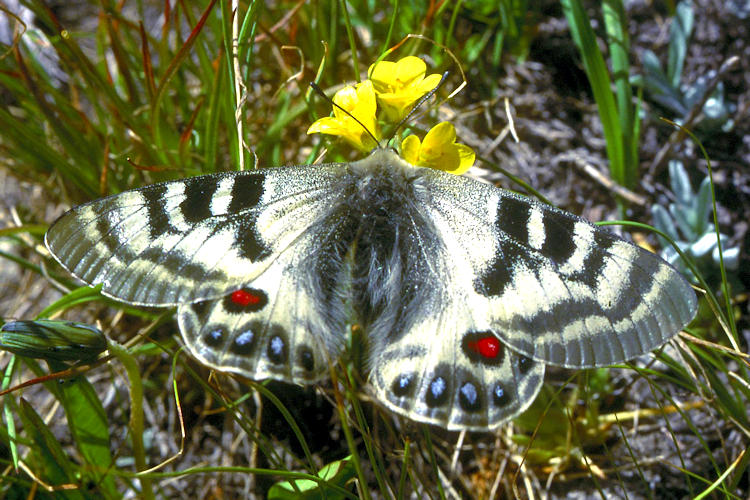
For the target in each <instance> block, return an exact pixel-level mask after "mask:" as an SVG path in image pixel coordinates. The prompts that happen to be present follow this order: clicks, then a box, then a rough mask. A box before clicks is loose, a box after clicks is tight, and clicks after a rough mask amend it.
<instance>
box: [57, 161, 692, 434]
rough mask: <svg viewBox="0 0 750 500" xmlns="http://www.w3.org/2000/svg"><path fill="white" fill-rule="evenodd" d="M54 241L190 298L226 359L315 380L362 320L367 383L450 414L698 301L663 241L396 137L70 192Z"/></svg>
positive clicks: (139, 288) (659, 340)
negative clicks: (442, 164)
mask: <svg viewBox="0 0 750 500" xmlns="http://www.w3.org/2000/svg"><path fill="white" fill-rule="evenodd" d="M45 241H46V245H47V247H48V248H49V250H50V252H51V253H52V255H53V256H54V257H55V259H56V260H57V261H58V262H59V263H60V264H62V266H64V267H65V268H66V269H67V270H68V271H70V272H71V273H72V274H74V275H75V276H77V277H78V278H80V279H81V280H83V281H84V282H86V283H89V284H91V285H95V284H101V285H102V293H103V294H104V295H106V296H108V297H111V298H113V299H116V300H119V301H121V302H124V303H127V304H132V305H136V306H156V307H176V308H177V322H178V325H179V329H180V331H181V334H182V338H183V340H184V343H185V345H186V346H187V348H188V349H189V351H190V353H191V354H192V355H193V356H194V357H195V358H197V359H198V360H200V361H201V362H203V363H205V364H206V365H208V366H209V367H212V368H214V369H217V370H220V371H223V372H231V373H235V374H239V375H242V376H245V377H248V378H250V379H254V380H263V379H275V380H281V381H285V382H289V383H294V384H313V383H316V382H318V381H321V380H322V379H324V378H325V377H326V376H327V375H328V374H329V367H330V366H331V365H332V364H334V363H336V362H337V360H338V359H339V358H340V357H341V356H342V354H343V353H344V351H345V349H346V345H347V341H348V339H349V335H350V331H351V329H352V326H353V325H359V327H361V331H362V332H363V335H362V340H363V343H364V345H363V346H362V347H363V349H364V352H365V353H366V355H365V358H366V362H365V366H364V371H365V373H367V374H368V375H367V390H368V391H369V392H370V393H371V394H372V396H374V398H375V399H376V400H377V401H378V402H380V403H381V404H382V405H383V406H385V407H387V408H389V409H390V410H392V411H393V412H395V413H397V414H400V415H403V416H405V417H408V418H409V419H412V420H415V421H418V422H425V423H430V424H435V425H438V426H442V427H444V428H447V429H451V430H461V429H468V430H489V429H493V428H496V427H497V426H499V425H500V424H502V423H503V422H505V421H507V420H508V419H509V418H511V417H513V416H515V415H517V414H519V413H520V412H522V411H523V410H524V409H526V408H527V407H528V406H529V404H531V402H532V401H533V400H534V398H535V396H536V394H537V393H538V392H539V389H540V387H541V384H542V381H543V378H544V371H545V365H546V364H553V365H559V366H564V367H569V368H586V367H598V366H605V365H610V364H613V363H617V362H621V361H624V360H628V359H631V358H633V357H636V356H638V355H641V354H644V353H646V352H648V351H651V350H653V349H655V348H657V347H659V346H661V345H662V344H664V343H665V342H667V341H668V340H669V339H670V338H672V337H673V336H674V335H676V334H677V333H678V332H679V331H680V329H681V328H683V327H684V326H685V325H686V324H687V323H688V322H689V321H690V320H691V319H692V318H693V316H694V315H695V313H696V296H695V293H694V291H693V290H692V288H691V287H690V285H689V284H688V283H687V281H685V279H684V278H683V277H682V276H681V275H680V274H679V273H678V272H677V271H676V270H675V269H673V268H672V267H671V266H670V265H669V264H667V263H666V262H665V261H663V260H662V259H661V258H659V257H658V256H656V255H654V254H653V253H650V252H648V251H646V250H644V249H642V248H639V247H637V246H635V245H633V244H631V243H628V242H626V241H624V240H622V239H620V238H618V237H617V236H615V235H614V234H612V233H610V232H608V231H607V230H605V229H602V228H599V227H597V226H594V225H592V224H591V223H589V222H587V221H585V220H584V219H581V218H580V217H577V216H575V215H573V214H570V213H568V212H565V211H562V210H559V209H557V208H554V207H552V206H548V205H545V204H542V203H540V202H537V201H534V200H531V199H528V198H525V197H522V196H519V195H517V194H514V193H512V192H509V191H505V190H502V189H499V188H497V187H494V186H492V185H489V184H485V183H481V182H478V181H476V180H473V179H471V178H468V177H461V176H456V175H452V174H449V173H446V172H442V171H439V170H435V169H430V168H422V167H415V166H413V165H411V164H409V163H407V162H406V161H405V160H403V159H402V158H401V157H399V156H398V154H397V153H396V152H395V151H393V150H392V149H388V148H377V149H375V150H374V151H373V152H372V153H371V154H370V155H369V156H368V157H366V158H365V159H362V160H360V161H355V162H351V163H330V164H324V165H311V166H289V167H277V168H268V169H259V170H253V171H242V172H230V173H220V174H211V175H204V176H200V177H193V178H188V179H182V180H177V181H171V182H165V183H160V184H154V185H149V186H146V187H143V188H140V189H135V190H132V191H126V192H123V193H121V194H117V195H114V196H110V197H107V198H103V199H100V200H96V201H92V202H90V203H87V204H84V205H81V206H78V207H76V208H73V209H72V210H70V211H69V212H67V213H66V214H64V215H63V216H62V217H60V218H59V219H58V220H57V221H56V222H55V223H54V224H53V225H52V226H51V228H50V229H49V231H48V232H47V234H46V237H45Z"/></svg>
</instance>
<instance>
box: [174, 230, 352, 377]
mask: <svg viewBox="0 0 750 500" xmlns="http://www.w3.org/2000/svg"><path fill="white" fill-rule="evenodd" d="M298 245H299V246H300V247H301V248H295V250H306V248H305V247H306V245H305V244H304V243H298ZM301 260H303V257H301V256H300V255H299V254H296V253H295V252H292V251H289V252H285V253H284V254H282V255H281V256H279V257H278V258H277V259H276V260H275V261H274V262H273V264H272V265H271V266H269V268H268V269H267V270H266V271H264V272H263V274H261V275H260V276H259V277H258V278H256V279H255V280H253V281H252V282H251V283H248V284H247V285H245V286H243V287H242V288H239V289H237V290H235V291H234V292H232V293H230V294H227V295H226V296H224V297H221V298H219V299H210V300H206V301H199V302H195V303H192V304H185V305H181V306H179V307H178V309H177V321H178V324H179V327H180V331H181V333H182V337H183V339H184V341H185V345H187V346H188V347H189V348H190V351H191V353H192V354H193V356H195V357H196V358H198V359H199V360H200V361H201V362H203V363H204V364H206V365H208V366H210V367H213V368H216V369H219V370H222V371H229V372H233V373H238V374H240V375H243V376H245V377H248V378H250V379H254V380H263V379H268V378H271V379H276V380H282V381H286V382H293V383H298V384H309V383H312V382H316V381H318V380H320V379H321V378H323V377H324V375H326V374H327V373H328V370H329V366H330V365H331V363H334V362H335V361H336V359H337V358H338V355H339V353H340V352H341V350H342V347H343V345H344V342H345V340H346V338H345V332H346V320H347V318H345V317H344V316H343V315H340V314H339V315H335V314H331V311H329V310H324V309H321V307H320V302H319V301H317V300H316V298H315V297H313V296H312V295H311V293H310V292H311V290H312V288H313V287H311V286H310V283H309V281H308V280H307V277H308V276H309V275H306V274H304V273H300V272H299V270H300V269H304V265H303V264H302V263H301ZM300 266H302V267H300Z"/></svg>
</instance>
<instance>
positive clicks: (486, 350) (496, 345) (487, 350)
mask: <svg viewBox="0 0 750 500" xmlns="http://www.w3.org/2000/svg"><path fill="white" fill-rule="evenodd" d="M468 347H469V349H471V350H473V351H475V352H477V353H479V354H480V355H481V356H483V357H485V358H488V359H495V358H496V357H497V356H498V354H500V341H499V340H498V339H497V337H493V336H491V335H490V336H487V337H482V338H480V339H477V340H475V341H472V342H469V343H468Z"/></svg>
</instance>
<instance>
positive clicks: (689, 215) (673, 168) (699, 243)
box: [652, 160, 740, 290]
mask: <svg viewBox="0 0 750 500" xmlns="http://www.w3.org/2000/svg"><path fill="white" fill-rule="evenodd" d="M669 177H670V184H671V188H672V192H673V193H674V195H675V202H674V203H670V204H669V209H666V208H664V207H663V206H661V205H654V206H653V207H652V212H653V216H654V226H656V228H657V229H659V230H661V231H662V232H664V233H666V234H667V235H668V236H669V237H670V238H672V239H673V240H674V241H675V242H676V244H677V246H678V247H680V249H681V250H682V251H683V252H685V253H686V254H688V255H689V256H690V257H692V259H693V260H694V261H695V263H696V264H697V266H698V269H699V271H700V272H701V274H702V275H703V276H704V277H705V278H706V281H707V282H708V283H709V284H716V283H718V282H720V281H721V273H720V269H719V265H720V258H719V243H721V245H722V249H723V257H724V266H725V267H726V268H727V269H730V270H735V269H737V267H738V265H739V250H740V249H739V247H731V248H727V247H726V245H727V244H728V242H729V236H727V235H725V234H720V235H719V239H718V240H717V238H716V228H715V227H714V225H713V224H711V223H710V222H709V214H710V213H711V205H712V204H711V182H710V178H709V177H708V176H707V177H706V178H705V179H703V182H701V185H700V187H699V188H698V191H697V192H694V191H693V187H692V185H691V184H690V178H689V177H688V174H687V171H686V170H685V167H684V166H683V165H682V163H681V162H679V161H676V160H672V161H670V162H669ZM661 239H662V243H663V246H664V250H662V252H661V255H662V257H663V258H664V259H665V260H666V261H667V262H669V263H670V264H672V265H673V266H675V267H676V268H677V269H679V270H680V271H681V272H682V273H683V274H685V275H686V276H688V277H690V279H692V280H693V281H694V282H696V281H697V280H696V278H695V276H693V274H692V272H691V271H690V270H689V269H688V268H687V266H685V264H684V261H683V260H682V259H681V258H680V256H679V254H678V253H677V251H676V250H675V249H674V248H673V247H672V245H670V244H669V243H668V242H667V241H666V240H665V239H663V238H661ZM733 284H735V285H736V284H737V283H733ZM736 289H737V288H735V290H736Z"/></svg>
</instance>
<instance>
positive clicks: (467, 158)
mask: <svg viewBox="0 0 750 500" xmlns="http://www.w3.org/2000/svg"><path fill="white" fill-rule="evenodd" d="M401 156H403V157H404V160H406V161H408V162H409V163H411V164H412V165H418V166H421V167H430V168H435V169H437V170H445V171H446V172H450V173H451V174H456V175H460V174H463V173H464V172H466V171H467V170H469V167H471V166H472V165H473V164H474V158H475V157H476V155H475V154H474V151H473V150H472V149H471V148H470V147H469V146H467V145H465V144H456V129H455V127H453V124H452V123H450V122H441V123H438V124H437V125H435V126H434V127H432V129H431V130H430V131H429V132H427V135H426V136H425V137H424V141H420V140H419V137H417V136H416V135H410V136H409V137H407V138H406V139H404V140H403V141H402V142H401Z"/></svg>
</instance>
